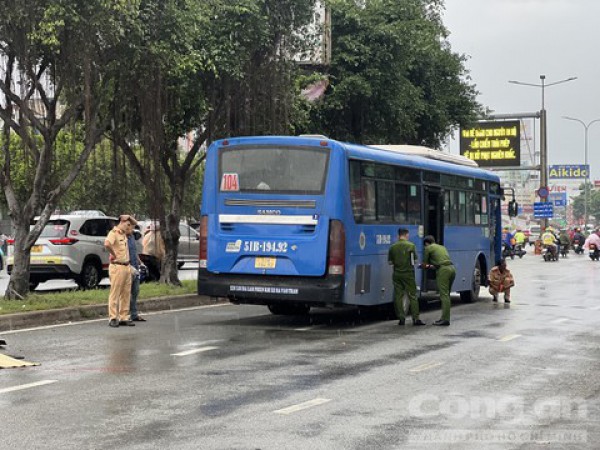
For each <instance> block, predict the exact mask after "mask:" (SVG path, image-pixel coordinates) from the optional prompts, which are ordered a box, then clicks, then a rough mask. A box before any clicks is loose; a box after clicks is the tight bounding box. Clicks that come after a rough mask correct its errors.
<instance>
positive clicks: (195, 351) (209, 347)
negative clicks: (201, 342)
mask: <svg viewBox="0 0 600 450" xmlns="http://www.w3.org/2000/svg"><path fill="white" fill-rule="evenodd" d="M217 348H219V347H213V346H210V345H209V346H207V347H200V348H194V349H192V350H186V351H184V352H179V353H171V356H188V355H195V354H196V353H203V352H208V351H210V350H216V349H217Z"/></svg>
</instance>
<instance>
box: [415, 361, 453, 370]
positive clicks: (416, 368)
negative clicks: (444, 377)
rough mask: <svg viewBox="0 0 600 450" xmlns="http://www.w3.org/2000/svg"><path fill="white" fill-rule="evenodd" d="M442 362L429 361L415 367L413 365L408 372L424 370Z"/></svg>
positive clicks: (437, 365)
mask: <svg viewBox="0 0 600 450" xmlns="http://www.w3.org/2000/svg"><path fill="white" fill-rule="evenodd" d="M442 364H444V363H442V362H431V363H427V364H421V365H420V366H417V367H413V368H412V369H409V372H423V371H424V370H429V369H434V368H436V367H439V366H441V365H442Z"/></svg>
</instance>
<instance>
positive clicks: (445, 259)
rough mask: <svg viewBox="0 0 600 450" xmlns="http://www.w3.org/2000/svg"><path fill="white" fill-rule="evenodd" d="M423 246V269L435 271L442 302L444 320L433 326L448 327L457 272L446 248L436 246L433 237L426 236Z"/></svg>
mask: <svg viewBox="0 0 600 450" xmlns="http://www.w3.org/2000/svg"><path fill="white" fill-rule="evenodd" d="M423 244H424V245H425V254H424V255H423V263H422V264H421V267H422V268H424V269H435V281H436V282H437V287H438V291H439V293H440V300H441V302H442V318H441V319H440V320H436V321H435V322H434V323H433V324H434V325H438V326H448V325H450V291H451V290H452V283H453V282H454V278H455V277H456V270H455V269H454V265H453V264H452V260H451V259H450V255H449V254H448V250H446V247H444V246H443V245H440V244H436V243H435V238H434V237H433V236H425V239H424V240H423Z"/></svg>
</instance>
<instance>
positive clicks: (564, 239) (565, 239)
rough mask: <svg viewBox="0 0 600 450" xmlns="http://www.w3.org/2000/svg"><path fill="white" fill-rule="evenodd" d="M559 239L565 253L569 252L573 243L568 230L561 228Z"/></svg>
mask: <svg viewBox="0 0 600 450" xmlns="http://www.w3.org/2000/svg"><path fill="white" fill-rule="evenodd" d="M558 241H559V243H560V247H561V248H562V249H563V253H564V254H567V253H568V252H569V246H570V245H571V240H570V239H569V235H568V234H567V230H560V234H559V235H558Z"/></svg>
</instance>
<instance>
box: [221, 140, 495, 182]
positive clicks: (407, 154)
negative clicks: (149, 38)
mask: <svg viewBox="0 0 600 450" xmlns="http://www.w3.org/2000/svg"><path fill="white" fill-rule="evenodd" d="M223 141H228V144H229V145H257V144H259V145H260V144H268V145H274V144H275V143H278V144H280V145H285V146H293V145H315V141H325V142H331V143H334V144H337V145H339V146H340V147H341V148H342V149H344V150H345V151H346V154H347V155H348V156H350V157H353V158H357V159H363V160H367V161H373V162H384V163H390V164H398V165H402V166H407V167H414V168H415V169H421V170H432V171H435V172H441V173H446V174H452V175H462V176H466V177H474V178H481V179H484V180H489V181H495V182H500V177H499V176H498V175H497V174H495V173H493V172H492V171H490V170H485V169H481V168H479V167H478V166H477V163H475V162H474V161H473V162H472V164H471V163H469V162H468V161H465V159H467V158H464V157H463V156H459V155H451V154H449V153H443V152H441V151H438V150H433V149H430V148H428V147H422V146H414V145H374V146H365V145H361V144H352V143H348V142H341V141H336V140H334V139H330V138H327V137H326V136H322V135H304V136H246V137H234V138H228V139H222V140H219V141H216V142H215V143H214V144H216V145H218V146H221V145H222V144H223Z"/></svg>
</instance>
